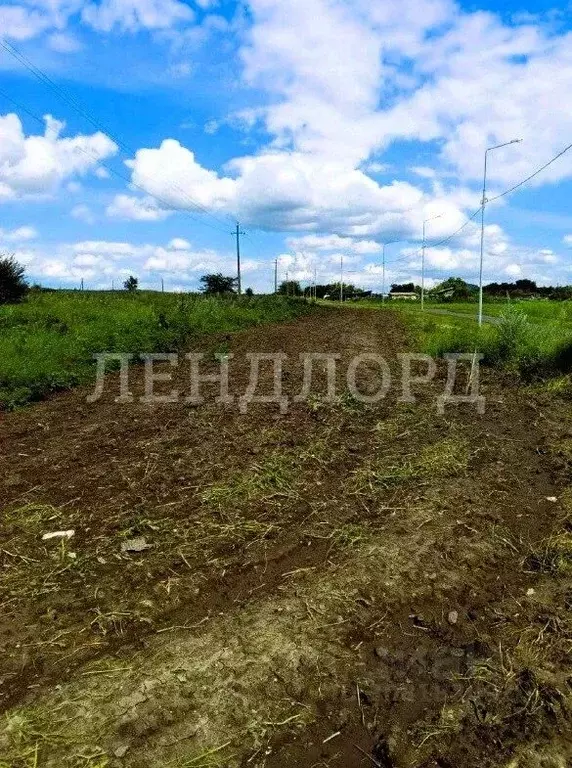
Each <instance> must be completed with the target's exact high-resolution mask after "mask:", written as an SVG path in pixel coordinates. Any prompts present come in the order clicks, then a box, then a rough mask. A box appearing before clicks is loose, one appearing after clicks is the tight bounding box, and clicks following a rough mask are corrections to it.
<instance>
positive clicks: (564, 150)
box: [479, 144, 572, 210]
mask: <svg viewBox="0 0 572 768" xmlns="http://www.w3.org/2000/svg"><path fill="white" fill-rule="evenodd" d="M570 149H572V144H569V145H568V146H567V147H564V149H563V150H562V151H561V152H558V154H557V155H554V157H553V158H552V159H551V160H549V161H548V162H547V163H545V164H544V165H543V166H541V167H540V168H539V169H538V170H536V171H534V173H531V174H530V176H527V177H526V179H523V180H522V181H519V182H518V184H515V185H514V186H513V187H510V189H506V190H505V191H504V192H501V193H500V195H496V196H495V197H491V198H490V199H488V200H487V201H486V202H487V204H488V203H493V202H494V201H495V200H499V199H500V198H501V197H504V196H505V195H510V193H511V192H514V191H515V189H518V188H519V187H522V186H524V184H527V183H528V182H529V181H530V180H531V179H534V177H535V176H538V174H539V173H542V171H544V170H545V169H546V168H548V166H549V165H552V163H554V162H556V160H558V159H559V158H561V157H562V155H565V154H566V152H568V151H569V150H570ZM479 210H480V209H479Z"/></svg>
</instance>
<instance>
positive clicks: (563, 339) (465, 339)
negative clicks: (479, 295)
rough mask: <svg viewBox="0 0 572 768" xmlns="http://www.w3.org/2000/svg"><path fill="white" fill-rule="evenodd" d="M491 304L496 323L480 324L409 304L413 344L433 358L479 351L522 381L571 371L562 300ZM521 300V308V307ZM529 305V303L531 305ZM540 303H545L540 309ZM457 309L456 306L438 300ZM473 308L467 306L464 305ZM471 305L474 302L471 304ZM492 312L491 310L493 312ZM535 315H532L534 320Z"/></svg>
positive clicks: (571, 328) (570, 331) (571, 327)
mask: <svg viewBox="0 0 572 768" xmlns="http://www.w3.org/2000/svg"><path fill="white" fill-rule="evenodd" d="M515 304H517V303H516V302H515V303H514V304H511V305H510V306H506V305H504V306H502V305H498V304H497V305H485V314H487V313H488V312H489V308H490V307H492V306H494V307H495V311H497V316H498V317H499V319H500V322H499V323H498V324H492V323H485V324H484V325H483V326H482V327H481V328H479V327H478V325H477V324H476V322H475V320H474V318H473V317H467V318H466V319H465V318H464V317H456V316H451V315H434V314H431V313H430V312H426V313H425V314H424V315H422V314H421V312H420V311H418V310H417V311H415V310H410V309H408V310H407V311H406V312H404V313H403V315H404V317H406V318H407V321H408V323H409V326H410V328H411V331H412V335H413V337H414V339H415V343H416V346H418V347H419V348H420V349H422V350H423V351H424V352H427V353H428V354H430V355H433V356H435V357H441V356H443V355H445V354H446V353H448V352H474V351H475V350H477V351H478V352H480V353H482V354H483V355H484V363H485V364H486V365H492V366H495V367H498V368H503V369H506V370H510V371H514V372H517V373H519V374H520V375H521V376H523V378H524V379H526V380H533V379H538V378H546V377H551V376H559V375H561V374H563V373H564V374H568V373H570V372H571V371H572V322H570V323H569V322H567V321H566V320H565V319H562V320H558V319H556V318H557V317H558V315H559V313H564V317H568V314H567V313H568V311H569V306H567V305H566V303H565V302H518V306H515ZM523 305H526V306H524V309H523ZM528 305H531V306H530V307H529V306H528ZM540 305H543V307H542V308H540ZM441 306H442V308H447V309H450V311H452V312H456V311H457V309H458V307H459V305H456V304H449V305H441ZM464 307H465V308H466V307H471V305H464ZM473 309H474V306H473ZM491 314H492V313H491ZM533 318H534V319H533Z"/></svg>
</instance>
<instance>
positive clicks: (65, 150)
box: [0, 114, 117, 202]
mask: <svg viewBox="0 0 572 768" xmlns="http://www.w3.org/2000/svg"><path fill="white" fill-rule="evenodd" d="M45 121H46V129H45V132H44V134H43V135H30V136H26V135H25V133H24V129H23V126H22V123H21V121H20V118H19V117H18V116H17V115H15V114H7V115H4V116H1V115H0V202H2V201H3V200H12V199H16V198H26V197H37V196H44V195H50V194H53V193H54V192H55V191H56V190H57V189H58V187H59V186H60V185H61V184H62V182H63V181H64V180H66V179H69V178H70V177H73V176H78V175H79V176H83V175H85V174H86V173H88V172H89V171H90V170H91V169H93V168H94V167H95V166H96V165H97V163H98V162H100V161H101V160H103V159H105V158H107V157H111V156H112V155H114V154H115V153H116V151H117V147H116V145H115V144H114V143H113V142H112V141H111V139H109V138H108V137H107V136H105V134H103V133H101V132H97V133H94V134H91V135H81V134H78V135H76V136H74V137H72V138H67V137H62V135H61V134H62V132H63V130H64V128H65V123H63V122H60V121H59V120H55V119H54V118H53V117H51V116H50V115H46V117H45Z"/></svg>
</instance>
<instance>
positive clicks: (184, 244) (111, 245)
mask: <svg viewBox="0 0 572 768" xmlns="http://www.w3.org/2000/svg"><path fill="white" fill-rule="evenodd" d="M15 256H16V259H18V260H19V261H21V262H22V263H24V264H25V265H26V270H27V272H28V275H29V276H30V277H31V278H32V279H34V280H39V281H40V282H46V281H48V282H50V283H52V284H54V283H57V284H62V285H68V284H73V283H77V282H78V281H79V280H80V279H82V278H83V279H84V280H85V281H89V283H90V286H89V287H92V288H93V287H97V286H98V285H99V286H104V287H109V286H110V284H111V281H112V280H113V281H115V285H116V287H117V286H118V285H119V283H120V281H122V280H123V279H125V277H126V276H127V275H130V274H134V275H137V277H139V278H140V281H141V284H142V285H148V286H150V287H155V288H157V287H159V285H160V279H161V277H163V278H165V280H166V281H167V283H169V281H171V284H174V282H175V281H176V283H177V284H178V285H180V286H185V287H186V289H187V290H188V289H189V288H190V287H192V288H193V289H195V290H196V289H197V288H198V278H199V277H200V276H201V275H202V274H204V273H206V272H219V271H222V272H224V273H225V274H233V273H234V269H235V261H234V260H235V256H234V254H233V253H232V250H231V251H229V252H228V253H221V252H218V251H216V250H213V249H209V248H206V249H199V248H193V247H192V245H191V244H190V243H189V242H188V241H186V240H184V239H183V238H173V239H172V240H171V241H170V242H169V243H168V245H166V246H165V245H157V244H152V243H143V244H138V243H130V242H121V241H118V242H114V241H107V240H100V241H98V240H86V241H82V242H77V243H60V244H53V243H50V245H49V246H43V245H42V244H38V245H36V246H34V247H33V248H32V247H31V248H28V249H27V250H24V249H16V251H15ZM259 268H260V264H258V262H253V261H251V260H248V259H246V260H245V262H244V271H245V273H248V272H251V273H252V272H254V273H255V272H257V271H258V269H259Z"/></svg>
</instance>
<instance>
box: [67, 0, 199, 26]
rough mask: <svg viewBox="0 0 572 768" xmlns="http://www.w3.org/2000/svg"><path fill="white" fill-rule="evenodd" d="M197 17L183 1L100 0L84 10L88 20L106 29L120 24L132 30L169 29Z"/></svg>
mask: <svg viewBox="0 0 572 768" xmlns="http://www.w3.org/2000/svg"><path fill="white" fill-rule="evenodd" d="M193 18H194V14H193V11H192V10H191V9H190V8H189V6H188V5H186V4H185V3H182V2H179V0H100V2H99V3H89V4H88V5H87V6H86V7H85V8H84V10H83V12H82V19H83V20H84V21H85V22H86V23H88V24H89V25H91V26H92V27H94V28H95V29H97V30H101V31H103V32H109V31H111V30H112V29H113V28H114V27H116V26H117V27H120V28H121V29H125V30H129V31H136V30H138V29H168V28H170V27H172V26H174V25H176V24H178V23H180V22H189V21H192V20H193Z"/></svg>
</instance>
